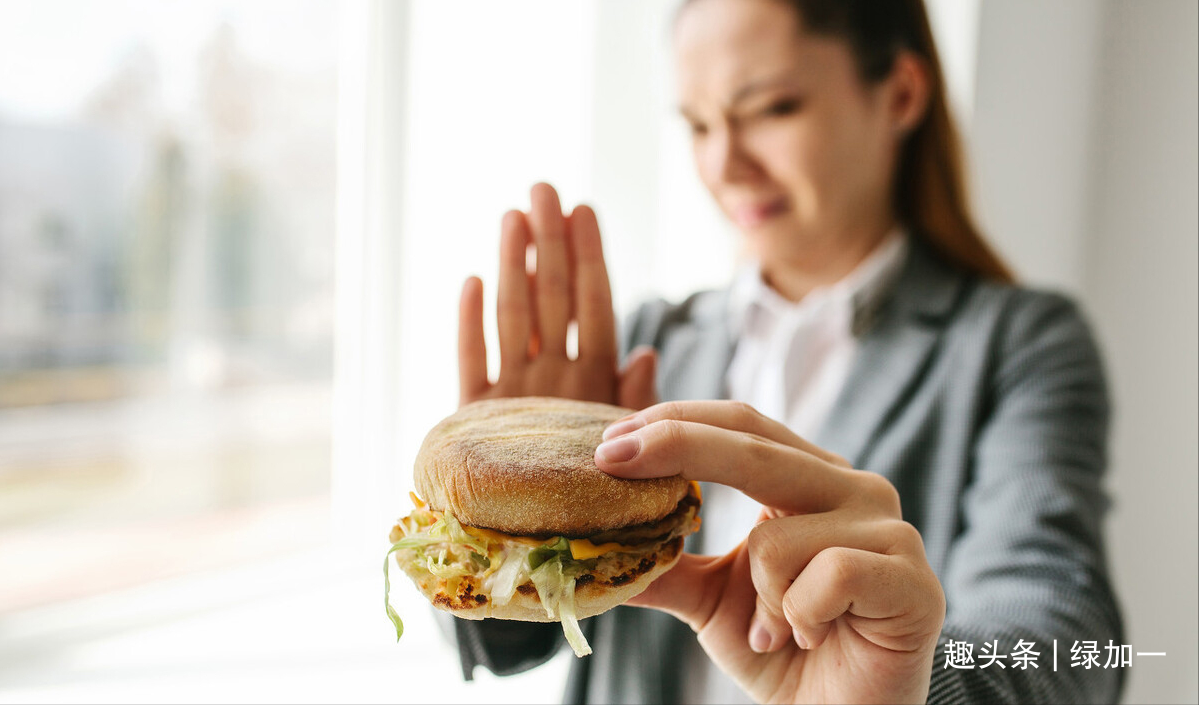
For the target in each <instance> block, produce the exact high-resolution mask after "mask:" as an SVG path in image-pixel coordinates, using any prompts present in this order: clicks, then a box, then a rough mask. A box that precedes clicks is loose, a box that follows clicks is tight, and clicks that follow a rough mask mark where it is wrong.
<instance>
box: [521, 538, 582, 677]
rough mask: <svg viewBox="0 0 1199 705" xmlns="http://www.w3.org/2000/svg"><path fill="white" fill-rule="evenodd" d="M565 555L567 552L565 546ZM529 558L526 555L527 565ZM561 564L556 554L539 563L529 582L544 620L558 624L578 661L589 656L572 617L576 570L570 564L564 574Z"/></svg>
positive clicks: (573, 614) (576, 621) (577, 624)
mask: <svg viewBox="0 0 1199 705" xmlns="http://www.w3.org/2000/svg"><path fill="white" fill-rule="evenodd" d="M562 543H566V540H565V539H562ZM566 551H567V552H569V551H570V547H569V545H567V548H566ZM532 558H533V556H532V555H531V554H530V556H529V559H530V561H531V560H532ZM563 562H564V559H563V555H562V553H561V552H558V553H556V554H555V556H554V557H553V558H548V559H545V560H543V561H542V562H541V564H540V565H538V566H537V567H536V568H534V569H533V572H532V573H531V574H530V575H529V578H530V579H531V580H532V581H533V586H534V587H536V588H537V595H538V597H540V598H541V605H542V606H543V607H545V614H546V616H547V617H549V618H550V619H557V620H559V621H561V622H562V632H563V633H564V634H565V635H566V641H567V642H568V643H569V644H570V648H571V649H573V650H574V652H575V656H580V657H582V656H586V655H588V654H590V653H591V646H590V645H589V644H588V643H587V637H585V636H584V635H583V630H582V629H580V628H579V620H578V619H577V617H576V616H575V578H576V577H577V575H578V568H577V566H576V565H574V564H573V562H572V564H571V565H570V568H571V569H570V570H567V569H565V568H564V566H563Z"/></svg>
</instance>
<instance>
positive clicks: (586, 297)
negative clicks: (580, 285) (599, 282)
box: [579, 287, 612, 313]
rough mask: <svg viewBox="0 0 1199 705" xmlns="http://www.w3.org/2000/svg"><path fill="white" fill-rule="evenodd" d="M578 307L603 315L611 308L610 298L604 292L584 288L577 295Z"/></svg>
mask: <svg viewBox="0 0 1199 705" xmlns="http://www.w3.org/2000/svg"><path fill="white" fill-rule="evenodd" d="M579 306H580V307H581V308H585V309H586V310H588V311H591V312H595V313H604V312H605V310H610V309H611V307H612V297H611V296H610V295H609V294H608V293H607V292H605V291H602V290H600V289H596V288H590V287H589V288H586V289H584V290H583V291H582V292H580V293H579Z"/></svg>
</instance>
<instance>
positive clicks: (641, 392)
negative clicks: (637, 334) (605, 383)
mask: <svg viewBox="0 0 1199 705" xmlns="http://www.w3.org/2000/svg"><path fill="white" fill-rule="evenodd" d="M657 372H658V351H657V350H654V349H653V348H652V347H650V346H648V345H640V346H638V347H636V348H634V349H633V352H631V353H629V358H628V361H626V362H625V366H624V369H623V370H621V371H620V375H619V379H618V380H617V389H616V401H617V403H618V404H620V405H621V406H623V407H626V408H629V409H636V410H638V411H640V410H641V409H644V408H646V407H650V406H653V405H654V404H657V403H658V390H657V389H656V388H655V387H654V378H655V377H656V375H657Z"/></svg>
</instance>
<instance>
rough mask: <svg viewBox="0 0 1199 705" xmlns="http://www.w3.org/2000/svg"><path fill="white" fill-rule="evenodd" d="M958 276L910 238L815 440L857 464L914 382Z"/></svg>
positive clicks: (951, 301) (945, 313) (937, 335)
mask: <svg viewBox="0 0 1199 705" xmlns="http://www.w3.org/2000/svg"><path fill="white" fill-rule="evenodd" d="M963 282H964V276H963V275H962V274H960V273H959V272H957V271H956V270H952V269H950V268H949V267H948V266H946V265H945V264H943V263H942V262H941V261H939V260H938V259H936V256H935V255H933V254H932V253H931V252H929V251H928V250H927V246H926V245H924V244H923V243H921V242H920V241H919V239H918V238H917V237H913V238H912V248H911V250H910V253H909V255H908V261H907V263H906V264H905V265H904V269H903V271H902V273H901V274H900V275H899V277H898V280H897V281H896V283H895V286H894V289H893V290H892V293H891V294H890V296H889V297H887V298H886V299H885V300H884V302H883V303H882V305H881V307H880V308H879V310H878V312H877V313H876V314H875V316H874V320H873V323H872V325H870V327H869V329H868V330H866V331H865V332H864V333H863V334H862V337H861V339H860V340H859V347H858V352H857V357H856V359H855V360H854V363H853V366H852V368H851V369H850V373H849V378H848V379H847V380H846V382H845V386H844V388H843V389H842V390H841V393H840V395H839V396H838V397H837V401H836V402H835V403H834V405H833V408H832V411H831V412H830V413H829V416H828V418H827V419H826V420H825V422H824V426H823V427H822V429H821V432H820V433H819V434H818V435H817V438H816V439H814V442H816V443H817V444H818V445H819V446H820V447H822V448H827V449H828V450H831V451H833V452H835V453H839V454H841V455H842V456H844V457H845V458H846V459H847V460H849V462H850V463H852V464H853V466H854V467H860V466H861V465H862V463H863V462H864V461H865V458H866V455H867V454H868V453H869V452H870V448H871V446H872V445H873V442H874V440H875V439H876V438H877V437H878V435H879V433H880V431H881V429H882V428H883V427H884V426H885V425H886V423H887V422H888V420H889V419H890V418H891V417H892V416H893V415H894V414H895V413H896V411H897V410H898V409H899V408H900V406H901V405H902V404H903V403H904V401H905V400H906V399H907V398H908V397H909V396H910V394H911V392H912V390H913V389H914V388H915V387H916V385H917V383H918V382H919V380H920V378H921V376H922V374H923V372H924V370H925V369H926V367H927V365H928V363H929V360H930V359H931V354H932V352H933V350H934V349H935V348H936V345H937V343H938V341H939V339H940V336H941V331H942V330H943V328H944V322H945V319H946V317H947V316H948V314H949V313H950V309H951V307H952V306H953V304H954V302H955V301H956V300H957V297H958V293H959V291H960V289H961V287H962V284H963Z"/></svg>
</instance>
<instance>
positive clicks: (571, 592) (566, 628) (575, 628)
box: [558, 577, 591, 657]
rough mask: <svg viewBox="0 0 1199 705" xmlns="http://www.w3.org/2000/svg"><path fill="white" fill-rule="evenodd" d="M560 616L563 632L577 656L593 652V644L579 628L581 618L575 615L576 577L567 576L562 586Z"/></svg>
mask: <svg viewBox="0 0 1199 705" xmlns="http://www.w3.org/2000/svg"><path fill="white" fill-rule="evenodd" d="M558 617H559V619H561V620H562V633H563V634H565V635H566V641H567V642H568V643H569V644H570V648H571V649H573V650H574V652H575V656H579V657H583V656H586V655H588V654H590V653H591V645H590V644H588V643H587V637H585V636H583V630H582V629H580V628H579V620H578V618H577V617H576V616H575V579H574V578H573V577H571V578H567V579H566V582H565V583H564V584H563V586H562V596H561V598H560V599H559V600H558Z"/></svg>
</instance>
